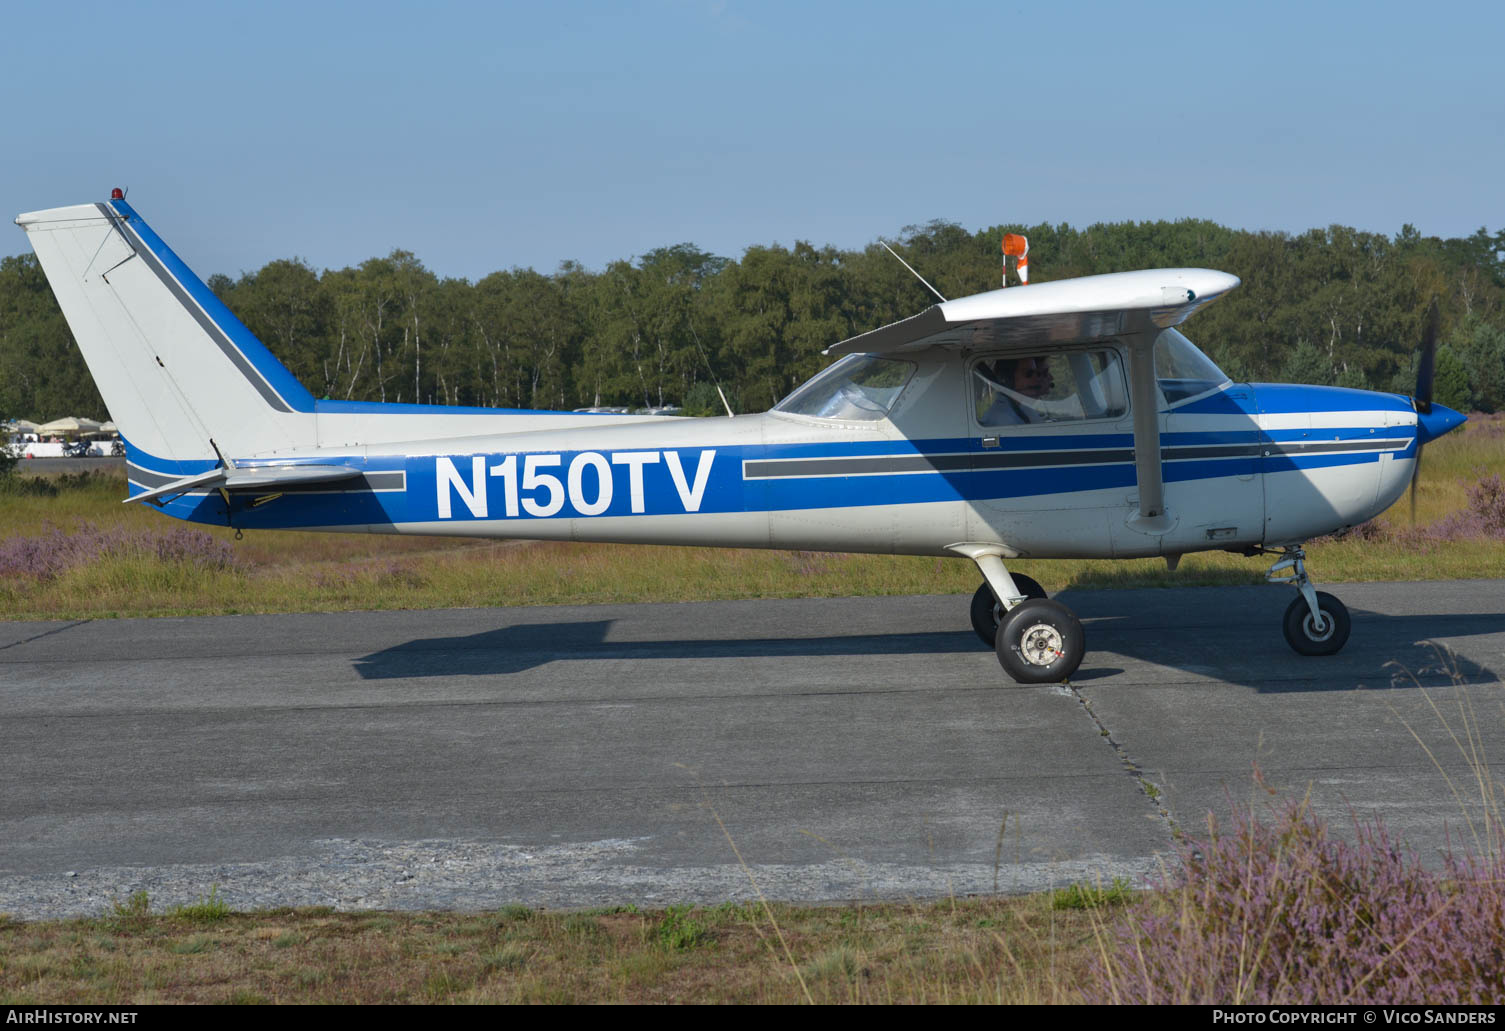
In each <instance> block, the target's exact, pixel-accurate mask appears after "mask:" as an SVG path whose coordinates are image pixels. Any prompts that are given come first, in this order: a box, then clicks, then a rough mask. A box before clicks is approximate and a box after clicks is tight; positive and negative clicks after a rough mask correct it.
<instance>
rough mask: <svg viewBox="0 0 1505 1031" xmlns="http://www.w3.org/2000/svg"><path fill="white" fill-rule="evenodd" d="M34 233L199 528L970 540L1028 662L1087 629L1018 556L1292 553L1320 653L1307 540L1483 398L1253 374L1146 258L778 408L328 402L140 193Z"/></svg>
mask: <svg viewBox="0 0 1505 1031" xmlns="http://www.w3.org/2000/svg"><path fill="white" fill-rule="evenodd" d="M16 222H17V224H18V225H20V226H21V227H22V228H23V229H24V230H26V232H27V234H28V236H29V238H30V241H31V244H32V247H33V248H34V249H35V251H36V254H37V258H38V259H39V261H40V262H41V265H42V268H43V270H44V271H45V273H46V275H47V278H48V280H49V281H50V283H51V285H52V289H53V292H54V293H55V294H56V296H57V300H58V303H59V305H60V306H61V307H62V311H63V314H64V316H65V317H66V318H67V320H68V325H69V327H70V328H71V330H72V332H73V335H74V338H75V339H76V340H77V341H78V345H79V348H80V350H81V351H82V353H83V356H84V359H85V361H86V362H87V363H88V365H89V368H90V371H91V372H92V373H93V376H94V381H95V384H96V385H97V386H98V388H99V392H100V395H101V396H102V397H103V398H104V401H105V404H106V405H107V406H108V408H109V410H110V416H111V418H112V419H114V421H115V423H116V424H117V425H118V426H119V428H120V433H121V435H122V437H123V439H124V440H125V444H126V455H127V460H128V467H127V468H128V476H129V481H130V486H129V493H130V497H129V498H128V499H127V500H128V501H130V502H149V503H151V504H153V505H156V506H158V507H159V508H160V509H161V510H162V511H163V512H166V513H167V514H169V515H172V516H176V517H178V518H180V519H187V520H191V521H195V522H202V523H209V524H215V525H222V526H230V527H234V528H235V529H237V530H242V529H247V530H248V529H269V528H278V529H299V530H321V531H345V532H351V531H353V532H366V533H409V534H444V535H453V536H464V537H511V538H525V539H534V540H539V539H548V540H576V541H626V542H638V543H649V544H681V545H683V544H693V545H705V546H709V547H732V548H748V547H754V548H791V549H807V550H823V551H841V552H875V553H885V554H902V555H939V556H958V557H963V558H966V559H970V560H971V561H973V562H975V563H976V564H977V566H978V569H979V570H980V571H981V573H982V577H983V580H984V582H983V584H982V586H981V587H979V588H978V591H977V594H976V596H975V597H974V599H973V602H972V624H973V628H974V629H975V630H976V632H977V633H978V635H979V637H981V638H982V640H983V641H984V642H986V643H987V644H988V645H989V646H990V647H993V648H995V650H996V652H997V655H998V659H999V662H1000V663H1001V664H1002V666H1003V668H1004V670H1005V671H1006V672H1007V673H1008V674H1009V675H1010V676H1011V677H1012V678H1013V679H1014V680H1016V681H1019V682H1021V683H1051V682H1057V681H1061V680H1064V679H1065V678H1067V677H1069V676H1070V675H1071V674H1072V673H1073V672H1074V671H1075V670H1076V668H1077V666H1078V665H1079V664H1080V662H1081V661H1082V657H1083V653H1084V650H1085V641H1084V637H1083V632H1082V626H1081V623H1080V622H1079V621H1078V620H1077V618H1076V616H1075V615H1074V614H1073V613H1072V612H1071V611H1070V610H1069V609H1068V608H1066V607H1065V606H1064V605H1062V604H1060V603H1059V602H1057V601H1053V600H1050V599H1047V598H1046V597H1045V592H1044V591H1042V590H1041V589H1040V587H1039V585H1038V584H1037V583H1035V582H1034V581H1033V580H1031V579H1029V578H1028V577H1026V576H1022V575H1018V574H1012V575H1011V574H1010V573H1009V571H1008V568H1007V563H1008V562H1009V561H1011V560H1014V559H1019V558H1028V559H1043V558H1067V557H1094V558H1137V557H1143V556H1162V557H1164V558H1165V560H1166V561H1167V563H1168V564H1169V565H1170V566H1171V567H1172V568H1174V566H1175V564H1176V562H1177V561H1178V560H1179V559H1180V557H1181V556H1182V555H1184V554H1186V553H1188V552H1194V551H1207V550H1228V551H1235V552H1241V553H1245V554H1257V553H1269V554H1273V555H1277V556H1279V560H1278V561H1276V562H1275V563H1274V565H1273V566H1272V568H1271V571H1270V578H1271V579H1272V580H1278V581H1283V582H1289V583H1291V584H1293V585H1294V586H1295V587H1296V588H1297V592H1298V595H1297V597H1296V598H1295V600H1294V601H1292V603H1291V605H1290V608H1289V609H1288V610H1287V611H1286V615H1285V620H1284V632H1285V636H1286V639H1287V641H1288V642H1289V643H1290V645H1291V646H1292V647H1293V648H1295V649H1296V650H1297V651H1298V652H1301V653H1303V654H1308V655H1322V654H1330V653H1333V652H1336V651H1338V650H1339V649H1340V648H1342V647H1343V644H1344V643H1345V641H1346V640H1347V638H1348V634H1349V627H1350V623H1349V617H1348V613H1347V611H1346V610H1345V609H1344V607H1343V605H1342V603H1341V602H1339V601H1338V600H1337V599H1336V598H1334V597H1332V596H1331V595H1329V594H1326V593H1322V592H1319V591H1317V590H1315V588H1314V587H1313V585H1312V582H1311V580H1310V578H1309V577H1308V575H1307V571H1306V566H1305V554H1304V552H1303V550H1302V549H1303V545H1304V544H1305V542H1307V541H1308V540H1310V539H1312V538H1314V537H1318V536H1321V535H1324V534H1330V533H1333V532H1335V531H1339V530H1342V529H1344V528H1346V527H1351V526H1355V525H1357V524H1359V523H1362V522H1364V521H1365V520H1367V519H1370V518H1373V517H1374V516H1376V515H1378V514H1379V513H1380V512H1383V511H1384V510H1385V509H1386V508H1388V507H1390V505H1392V504H1393V503H1394V502H1395V501H1396V500H1397V499H1398V498H1399V497H1400V496H1401V494H1402V493H1403V492H1404V491H1405V489H1406V485H1407V483H1408V482H1409V481H1410V480H1411V478H1412V473H1413V470H1414V469H1415V468H1416V467H1417V465H1418V462H1419V455H1420V451H1421V447H1422V445H1423V444H1425V443H1426V442H1428V441H1430V440H1432V439H1434V438H1436V437H1438V436H1440V435H1442V434H1444V433H1446V432H1448V431H1449V430H1451V429H1453V428H1454V427H1456V426H1458V425H1459V424H1461V423H1462V422H1463V416H1462V415H1460V414H1458V413H1457V412H1454V411H1452V410H1450V409H1447V408H1444V407H1442V406H1441V405H1434V404H1431V403H1430V393H1431V387H1430V379H1431V372H1430V367H1431V350H1432V349H1433V347H1434V346H1435V320H1434V328H1433V330H1432V333H1431V337H1432V339H1431V340H1430V341H1429V346H1428V348H1427V350H1426V351H1425V352H1424V356H1423V360H1422V362H1421V366H1422V377H1421V381H1420V382H1419V383H1418V389H1417V395H1418V396H1417V397H1416V398H1415V399H1412V398H1407V397H1404V396H1401V395H1397V394H1386V393H1373V392H1369V391H1360V390H1346V389H1340V388H1336V387H1312V386H1293V385H1286V384H1269V383H1259V384H1250V383H1234V382H1232V381H1231V380H1230V379H1229V377H1227V376H1225V375H1224V374H1223V373H1222V372H1221V371H1220V370H1219V369H1218V367H1217V366H1216V365H1215V364H1214V363H1213V362H1212V361H1211V360H1210V359H1208V358H1207V356H1206V355H1204V354H1203V353H1202V352H1201V351H1199V350H1198V349H1197V348H1196V347H1195V346H1193V345H1192V343H1191V342H1190V341H1189V340H1188V339H1187V338H1186V337H1185V336H1183V335H1182V334H1181V333H1180V332H1179V331H1178V330H1177V329H1176V328H1175V327H1176V326H1178V325H1180V324H1181V323H1182V322H1184V321H1185V320H1186V319H1187V318H1188V317H1189V316H1191V315H1192V314H1193V313H1194V312H1195V311H1197V310H1198V309H1199V308H1201V307H1203V306H1204V305H1207V304H1210V303H1211V302H1213V301H1215V300H1217V298H1219V297H1220V296H1222V295H1223V294H1224V293H1226V292H1228V291H1229V290H1232V289H1233V288H1234V287H1236V286H1237V285H1238V283H1239V281H1238V279H1237V278H1236V277H1234V276H1231V275H1228V274H1226V273H1223V272H1215V271H1209V270H1206V269H1159V270H1152V271H1140V272H1120V273H1113V274H1110V275H1100V276H1089V277H1085V278H1081V279H1072V280H1064V281H1058V282H1048V283H1037V284H1034V285H1029V286H1021V287H1012V288H1008V289H1000V290H993V291H990V292H987V293H982V294H977V295H974V296H971V297H964V298H960V299H957V300H952V301H943V302H942V303H939V304H936V305H934V306H932V307H930V308H929V309H927V310H925V311H923V312H921V313H920V314H918V315H915V316H914V317H912V318H909V319H905V320H903V321H901V322H896V323H894V324H892V325H889V326H884V327H882V328H880V329H875V330H873V331H871V332H868V333H863V334H861V335H859V336H856V337H853V338H851V339H849V340H845V341H842V342H840V343H837V344H835V345H833V346H832V347H830V348H828V349H827V350H826V354H828V355H833V356H840V358H841V360H840V361H837V362H836V363H835V364H833V365H831V366H830V367H829V368H827V369H826V370H825V371H824V372H822V373H820V374H819V375H817V376H816V377H814V378H813V379H811V380H810V381H809V382H807V383H805V384H804V385H803V386H801V387H800V388H799V389H797V390H796V391H794V393H792V394H790V395H789V396H788V397H787V398H785V399H784V400H783V401H782V402H780V403H779V404H778V405H777V406H775V407H774V408H773V409H772V410H771V411H768V412H764V413H762V414H759V415H742V416H737V417H735V418H720V417H718V418H708V419H685V418H677V417H673V416H623V415H588V414H577V413H569V412H534V411H517V410H502V409H486V408H456V407H445V406H433V405H408V404H376V403H368V402H355V401H328V400H323V401H321V400H316V399H315V398H314V397H313V396H312V395H311V394H309V392H308V391H307V390H306V389H304V387H303V386H302V384H300V383H299V382H298V381H297V379H295V378H294V377H293V375H292V374H291V373H290V372H289V371H288V370H287V368H285V367H284V366H283V365H282V364H281V363H280V362H279V361H278V360H277V359H276V358H275V357H274V356H273V355H272V353H271V352H270V351H268V350H267V348H266V347H265V346H264V345H263V344H262V343H261V341H259V340H257V339H256V337H255V336H254V335H252V333H251V332H250V331H249V330H248V329H247V328H246V327H245V326H244V325H243V324H242V323H241V322H240V320H239V319H237V318H236V317H235V316H234V315H233V314H232V313H231V312H230V311H229V309H228V308H226V307H225V305H224V304H222V303H221V302H220V301H219V299H218V298H216V297H215V295H214V294H213V293H212V292H211V291H210V290H209V289H208V287H206V286H205V285H204V283H203V282H202V281H200V280H199V278H198V277H197V276H195V275H194V274H193V273H192V272H191V271H189V269H188V268H187V266H185V265H184V264H183V262H182V261H181V260H179V258H178V257H177V255H175V254H174V253H173V252H172V251H171V250H170V249H169V248H168V247H167V245H166V244H165V243H164V242H163V241H162V239H161V238H160V237H158V236H157V234H156V233H154V232H153V231H152V230H151V228H150V227H149V226H148V225H147V224H146V223H145V222H144V221H143V220H142V218H141V216H140V215H138V214H137V213H136V211H135V210H134V209H133V208H131V206H130V205H128V204H127V203H126V202H125V199H124V196H123V194H122V193H121V192H120V191H119V190H116V191H114V194H113V196H112V198H111V200H109V201H108V202H105V203H98V204H84V205H79V206H75V207H64V208H54V209H51V210H47V211H35V212H31V213H29V214H24V215H21V216H19V217H18V218H17V219H16Z"/></svg>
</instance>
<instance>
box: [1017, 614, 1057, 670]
mask: <svg viewBox="0 0 1505 1031" xmlns="http://www.w3.org/2000/svg"><path fill="white" fill-rule="evenodd" d="M1061 644H1062V641H1061V632H1060V631H1059V630H1057V629H1056V628H1055V627H1053V626H1051V625H1050V624H1049V623H1036V624H1035V625H1034V626H1032V627H1030V628H1029V629H1027V630H1026V631H1024V633H1023V634H1022V635H1021V636H1020V638H1019V654H1020V655H1022V656H1024V661H1025V662H1028V663H1029V664H1030V665H1032V666H1049V665H1050V664H1051V663H1052V662H1055V661H1056V660H1057V659H1059V658H1060V657H1061V655H1062V650H1061Z"/></svg>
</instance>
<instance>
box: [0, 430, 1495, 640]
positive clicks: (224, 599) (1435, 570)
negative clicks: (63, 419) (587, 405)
mask: <svg viewBox="0 0 1505 1031" xmlns="http://www.w3.org/2000/svg"><path fill="white" fill-rule="evenodd" d="M1502 470H1505V419H1502V418H1501V417H1497V416H1475V417H1474V418H1473V419H1472V420H1471V421H1470V422H1469V423H1468V424H1466V425H1465V426H1464V428H1463V430H1462V431H1460V432H1457V433H1454V434H1451V435H1449V436H1447V437H1444V438H1443V439H1442V440H1440V441H1438V442H1437V443H1435V444H1433V445H1431V446H1430V447H1429V448H1428V449H1427V453H1426V459H1425V468H1424V471H1423V477H1422V481H1421V488H1420V491H1419V493H1418V498H1417V504H1416V522H1415V524H1414V525H1413V523H1412V522H1411V517H1410V514H1409V506H1408V504H1407V502H1406V501H1405V500H1402V502H1401V503H1400V504H1399V505H1397V506H1396V507H1395V508H1394V509H1392V510H1391V511H1390V512H1389V513H1386V514H1385V515H1384V516H1382V517H1381V518H1380V519H1379V520H1377V521H1376V523H1375V524H1374V526H1373V527H1372V528H1371V529H1370V531H1369V532H1367V533H1365V534H1362V535H1357V534H1356V535H1353V536H1351V537H1349V538H1347V539H1344V540H1327V541H1319V542H1315V543H1313V544H1312V545H1311V546H1310V547H1309V549H1308V553H1309V556H1310V559H1309V565H1310V567H1311V569H1312V572H1313V575H1314V576H1315V577H1316V579H1317V580H1318V581H1319V582H1321V583H1338V582H1343V581H1353V580H1435V579H1459V578H1473V577H1490V578H1494V577H1505V525H1502V523H1505V497H1501V496H1500V495H1499V494H1495V495H1493V496H1492V497H1483V498H1481V497H1480V493H1481V492H1480V490H1479V488H1478V487H1477V484H1478V483H1479V482H1480V481H1481V480H1487V479H1488V478H1489V477H1491V476H1496V475H1498V474H1499V473H1500V472H1501V471H1502ZM27 482H28V481H27V480H26V479H25V478H21V477H18V478H15V479H14V480H13V482H12V483H11V484H10V486H9V488H8V489H4V490H0V618H6V619H78V618H100V617H109V616H180V615H208V614H222V613H236V612H321V611H332V610H351V609H414V608H446V607H471V606H496V605H551V604H589V603H594V602H629V601H702V600H716V599H731V598H778V597H793V596H813V597H837V596H852V595H876V594H961V593H970V592H971V591H973V590H974V589H975V588H976V587H977V584H978V583H979V581H980V577H979V576H978V573H977V571H976V569H975V567H974V566H973V565H972V563H970V562H968V561H965V560H962V559H938V558H913V557H902V556H898V557H896V556H875V555H831V554H821V553H811V552H786V551H757V550H736V549H734V550H713V549H704V548H673V547H648V546H634V545H614V544H569V543H539V542H496V541H469V540H455V539H450V538H427V537H397V536H386V535H371V534H318V533H296V532H282V531H253V532H251V533H249V534H247V535H246V537H245V539H244V540H241V541H234V540H233V534H232V532H231V531H229V530H227V529H224V528H217V527H204V526H199V525H197V524H187V523H180V522H177V521H175V520H171V519H168V518H166V517H164V516H162V515H160V514H159V513H157V512H156V511H155V510H152V509H151V508H149V507H148V506H145V505H122V504H120V500H121V498H123V497H124V495H125V485H124V481H123V479H122V478H121V477H120V476H119V475H116V476H110V475H104V474H96V475H92V476H65V477H62V478H59V479H56V480H53V481H51V482H52V484H53V485H54V486H55V487H56V488H57V489H56V490H55V491H53V492H52V493H47V492H45V490H44V491H43V492H41V493H39V492H38V491H37V489H36V488H33V489H31V490H27V489H26V488H25V485H26V484H27ZM1471 491H1472V492H1473V495H1474V497H1473V498H1472V507H1471V497H1470V492H1471ZM1491 520H1493V522H1491ZM1269 562H1270V560H1269V559H1268V558H1259V557H1255V558H1244V557H1241V556H1237V555H1229V554H1224V553H1221V552H1207V553H1203V554H1197V555H1189V556H1187V557H1186V558H1185V559H1184V560H1183V562H1182V563H1181V566H1180V568H1179V569H1178V570H1177V571H1176V572H1174V573H1172V572H1169V571H1167V570H1166V568H1165V563H1164V562H1162V561H1160V560H1158V559H1143V560H1134V561H1100V560H1059V561H1035V562H1029V561H1020V562H1018V563H1014V564H1011V568H1016V569H1017V570H1018V571H1019V572H1024V573H1028V574H1029V575H1031V576H1033V577H1034V578H1035V579H1037V580H1039V581H1040V583H1041V584H1043V585H1044V586H1045V588H1046V589H1047V590H1049V591H1051V592H1052V593H1055V592H1057V591H1061V590H1064V589H1066V588H1068V587H1076V588H1111V587H1130V586H1134V587H1140V586H1167V587H1169V586H1178V585H1198V584H1228V583H1260V582H1262V581H1263V578H1264V571H1265V570H1266V569H1267V568H1268V566H1269Z"/></svg>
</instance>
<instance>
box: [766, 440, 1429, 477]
mask: <svg viewBox="0 0 1505 1031" xmlns="http://www.w3.org/2000/svg"><path fill="white" fill-rule="evenodd" d="M1409 443H1410V441H1409V440H1404V439H1401V440H1341V441H1310V442H1307V441H1297V442H1291V441H1286V442H1280V443H1276V442H1269V443H1263V444H1211V445H1204V446H1192V447H1170V448H1163V449H1162V450H1161V452H1160V456H1161V460H1162V461H1166V462H1186V461H1205V460H1207V459H1217V458H1262V457H1267V456H1272V455H1313V454H1328V453H1338V452H1352V451H1390V450H1398V449H1400V448H1403V447H1405V446H1406V445H1407V444H1409ZM1133 461H1134V449H1133V448H1110V449H1101V450H1083V451H1066V450H1062V451H977V452H972V453H969V454H949V455H876V456H873V457H870V458H780V459H764V460H760V461H750V462H744V463H743V472H742V475H743V478H744V479H749V480H762V479H774V478H783V477H795V476H874V475H891V474H895V473H955V472H985V471H989V470H994V469H1034V468H1040V467H1043V466H1061V465H1122V464H1126V463H1132V462H1133Z"/></svg>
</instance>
